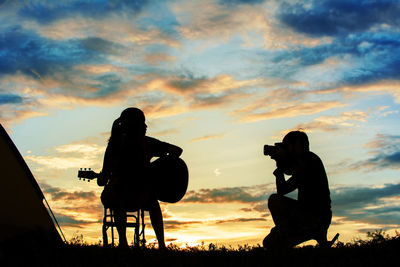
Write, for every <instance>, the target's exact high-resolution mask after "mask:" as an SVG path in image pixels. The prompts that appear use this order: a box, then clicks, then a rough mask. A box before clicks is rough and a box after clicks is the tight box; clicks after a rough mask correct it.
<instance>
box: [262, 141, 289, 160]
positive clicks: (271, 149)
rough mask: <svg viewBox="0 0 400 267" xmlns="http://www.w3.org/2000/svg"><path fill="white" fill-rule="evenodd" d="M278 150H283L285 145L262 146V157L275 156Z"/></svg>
mask: <svg viewBox="0 0 400 267" xmlns="http://www.w3.org/2000/svg"><path fill="white" fill-rule="evenodd" d="M278 148H280V149H285V148H286V145H285V144H284V143H275V145H273V146H269V145H265V146H264V156H271V157H273V156H275V155H276V154H277V151H278Z"/></svg>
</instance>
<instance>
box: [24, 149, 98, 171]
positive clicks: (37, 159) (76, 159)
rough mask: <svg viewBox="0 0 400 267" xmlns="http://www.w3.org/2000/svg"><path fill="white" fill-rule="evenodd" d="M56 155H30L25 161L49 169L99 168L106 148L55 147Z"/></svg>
mask: <svg viewBox="0 0 400 267" xmlns="http://www.w3.org/2000/svg"><path fill="white" fill-rule="evenodd" d="M53 150H54V151H55V153H54V154H53V155H49V156H38V155H32V154H29V155H27V156H25V159H27V160H29V161H31V162H34V163H36V164H39V165H40V166H42V167H45V168H47V169H59V170H65V169H71V168H72V169H78V168H81V167H94V166H98V164H99V162H101V156H102V155H103V153H104V151H105V148H104V147H103V146H99V145H97V144H90V143H71V144H67V145H61V146H57V147H54V148H53Z"/></svg>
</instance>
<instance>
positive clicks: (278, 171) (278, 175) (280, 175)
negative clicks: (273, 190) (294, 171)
mask: <svg viewBox="0 0 400 267" xmlns="http://www.w3.org/2000/svg"><path fill="white" fill-rule="evenodd" d="M273 173H274V175H275V177H276V179H285V175H284V174H283V171H282V170H281V169H279V168H276V169H275V171H274V172H273Z"/></svg>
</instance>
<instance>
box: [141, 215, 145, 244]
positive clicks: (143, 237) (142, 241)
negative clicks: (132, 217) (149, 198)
mask: <svg viewBox="0 0 400 267" xmlns="http://www.w3.org/2000/svg"><path fill="white" fill-rule="evenodd" d="M141 215H142V216H141V217H142V231H141V233H140V235H141V236H142V238H141V245H142V246H143V247H145V246H146V238H145V236H144V229H145V227H146V225H145V224H144V210H142V214H141Z"/></svg>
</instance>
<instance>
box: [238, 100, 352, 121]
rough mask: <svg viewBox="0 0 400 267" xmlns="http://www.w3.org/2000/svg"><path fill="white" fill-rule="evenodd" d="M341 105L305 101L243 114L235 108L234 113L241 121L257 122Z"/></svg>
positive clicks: (339, 103) (330, 102)
mask: <svg viewBox="0 0 400 267" xmlns="http://www.w3.org/2000/svg"><path fill="white" fill-rule="evenodd" d="M343 106H345V104H343V103H342V102H339V101H325V102H324V101H321V102H305V103H299V104H292V105H290V106H286V107H277V108H275V109H271V108H268V107H266V109H267V111H257V110H252V111H251V112H248V113H244V114H243V110H237V111H235V113H236V115H237V116H238V117H239V120H240V121H241V122H257V121H261V120H269V119H276V118H288V117H297V116H305V115H312V114H316V113H319V112H322V111H326V110H330V109H334V108H338V107H343Z"/></svg>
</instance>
